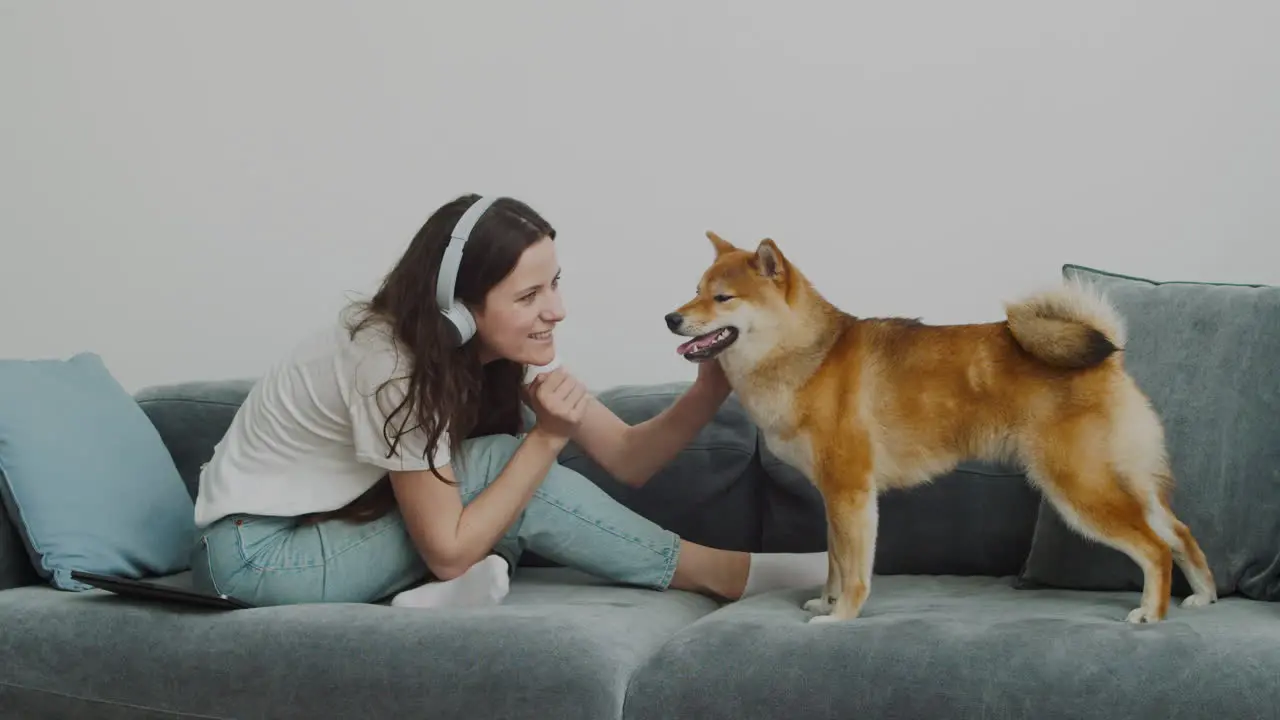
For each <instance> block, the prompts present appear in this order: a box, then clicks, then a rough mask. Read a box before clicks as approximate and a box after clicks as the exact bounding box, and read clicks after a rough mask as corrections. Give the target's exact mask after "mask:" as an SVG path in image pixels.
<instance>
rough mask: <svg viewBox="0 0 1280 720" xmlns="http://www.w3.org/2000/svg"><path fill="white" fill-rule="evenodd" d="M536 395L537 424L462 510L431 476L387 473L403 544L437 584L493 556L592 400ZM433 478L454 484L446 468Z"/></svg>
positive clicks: (452, 488) (560, 389)
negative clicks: (409, 540)
mask: <svg viewBox="0 0 1280 720" xmlns="http://www.w3.org/2000/svg"><path fill="white" fill-rule="evenodd" d="M536 394H537V397H538V399H539V401H540V402H539V403H538V405H539V408H540V411H539V412H538V424H537V425H536V426H535V427H534V428H533V429H532V430H530V432H529V434H528V435H526V436H525V437H524V440H523V441H521V443H520V446H519V447H517V448H516V451H515V453H514V454H513V455H512V456H511V458H510V459H509V460H508V461H507V463H506V465H505V466H504V467H503V468H502V471H501V472H500V473H498V477H496V478H494V479H493V482H491V483H489V484H488V485H487V486H486V487H485V489H484V490H481V491H480V493H479V494H478V495H476V497H475V499H474V500H472V501H471V502H470V503H468V504H467V505H466V506H463V504H462V495H461V494H460V493H459V492H458V487H457V486H456V485H450V484H448V483H442V482H440V480H439V478H437V477H436V476H435V475H434V474H433V473H432V472H431V471H430V470H415V471H407V472H400V471H393V472H391V473H390V475H391V488H392V490H393V491H394V492H395V496H396V503H397V504H398V505H399V507H400V513H401V515H402V516H403V517H404V522H405V528H406V529H407V530H408V532H409V537H410V538H412V539H413V543H414V546H415V547H416V548H417V549H418V553H419V554H421V555H422V558H423V560H425V561H426V563H427V567H428V568H429V569H430V570H431V573H432V574H433V575H435V576H436V577H437V578H439V579H441V580H449V579H452V578H455V577H458V576H459V575H461V574H462V573H464V572H466V571H467V570H469V569H470V568H471V566H472V565H475V564H476V563H478V562H480V561H481V560H483V559H484V558H485V556H486V555H488V554H489V553H490V552H491V551H492V550H493V548H494V547H495V546H496V545H497V544H498V541H499V540H501V539H502V536H503V535H505V534H506V533H507V530H508V529H509V528H510V527H511V525H512V524H513V523H514V522H515V521H516V519H517V518H519V517H520V515H521V513H523V512H524V509H525V506H526V505H528V504H529V500H531V499H532V498H533V493H534V491H535V490H536V489H537V488H538V486H539V485H540V484H542V480H543V478H545V477H546V476H547V471H549V470H550V469H551V465H552V463H554V462H555V460H556V456H557V455H559V454H560V451H561V450H563V449H564V446H565V445H566V444H568V442H569V438H570V437H572V435H573V431H574V428H575V427H576V426H577V425H579V424H580V423H581V422H582V421H583V419H584V418H585V417H586V409H587V403H588V401H589V400H590V396H588V395H587V393H586V389H585V388H582V387H576V386H574V385H572V384H569V383H563V384H562V383H555V384H554V385H544V386H542V387H540V388H539V389H538V391H537V393H536ZM439 470H440V474H441V475H442V476H444V477H445V478H447V479H448V480H449V481H450V482H456V479H455V476H454V474H453V468H452V466H447V467H445V468H439Z"/></svg>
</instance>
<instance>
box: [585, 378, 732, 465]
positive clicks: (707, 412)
mask: <svg viewBox="0 0 1280 720" xmlns="http://www.w3.org/2000/svg"><path fill="white" fill-rule="evenodd" d="M707 366H712V367H707ZM703 367H705V368H706V369H702V368H700V369H699V372H698V380H697V381H696V382H694V384H693V385H692V386H690V388H689V389H688V390H687V391H686V392H685V393H684V394H683V395H681V396H680V397H679V398H678V399H677V400H676V401H675V402H674V403H673V404H672V405H671V407H668V408H667V409H666V410H664V411H662V412H661V413H659V414H658V415H656V416H654V417H652V418H650V419H649V420H646V421H644V422H642V423H639V424H638V425H628V424H627V423H626V422H624V421H623V420H622V419H621V418H619V417H618V416H617V415H615V414H614V413H613V411H612V410H610V409H609V408H607V407H605V405H604V404H603V403H601V402H600V401H599V400H596V399H595V398H592V399H591V404H590V405H589V406H588V407H587V412H586V416H585V417H583V419H582V423H581V424H580V425H578V429H577V432H575V433H574V434H573V441H574V442H576V443H578V445H580V446H581V447H582V449H583V451H584V452H586V453H587V454H588V455H590V456H591V458H592V459H593V460H595V461H596V462H597V463H599V464H600V467H602V468H604V469H605V471H606V472H608V473H609V474H610V475H612V476H613V477H615V478H617V480H618V481H619V482H621V483H624V484H626V485H630V486H631V487H641V486H643V485H644V484H645V483H646V482H648V481H649V479H650V478H651V477H653V475H654V473H656V472H657V471H658V470H659V469H660V468H662V467H663V466H664V465H666V464H667V463H669V462H671V459H672V458H674V457H675V456H676V453H678V452H680V450H681V449H683V448H684V447H685V446H686V445H688V444H689V442H690V441H692V440H693V438H694V436H695V435H697V434H698V432H699V431H700V430H701V429H702V428H703V427H704V426H705V425H706V424H707V423H708V422H710V421H711V419H712V418H713V417H714V416H715V414H716V411H717V410H719V409H720V406H721V405H722V404H723V403H724V401H725V399H726V398H727V397H728V396H729V392H730V390H729V384H728V381H727V380H725V379H724V375H723V373H722V372H721V371H720V369H719V365H718V364H717V363H707V365H706V366H703Z"/></svg>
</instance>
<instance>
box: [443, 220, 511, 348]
mask: <svg viewBox="0 0 1280 720" xmlns="http://www.w3.org/2000/svg"><path fill="white" fill-rule="evenodd" d="M497 199H498V197H497V196H492V195H491V196H481V197H480V198H479V199H477V200H476V201H475V202H473V203H471V207H469V208H467V210H466V212H464V213H462V217H461V218H459V219H458V224H457V225H454V227H453V232H452V233H451V234H450V236H449V244H448V245H447V246H446V247H445V249H444V257H442V258H441V259H440V273H439V275H438V276H437V277H436V303H437V304H438V305H439V306H440V312H441V314H443V315H444V316H445V318H446V319H448V320H449V322H450V323H451V324H452V325H453V326H454V328H455V329H456V330H457V332H458V336H457V338H456V340H457V341H458V344H459V345H461V344H463V343H465V342H467V340H470V339H471V336H472V335H474V334H475V321H474V320H473V319H472V318H471V313H470V312H468V311H467V308H466V307H465V306H464V305H463V304H462V303H460V302H457V298H456V297H455V296H454V290H455V287H456V286H457V283H458V268H459V267H461V266H462V250H463V248H464V247H465V246H466V244H467V241H468V240H470V239H471V231H472V230H473V229H475V226H476V223H478V222H480V218H481V217H482V216H483V215H484V213H485V211H486V210H488V209H489V206H490V205H492V204H493V203H494V202H495V201H496V200H497Z"/></svg>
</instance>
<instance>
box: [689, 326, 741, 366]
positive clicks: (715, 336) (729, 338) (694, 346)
mask: <svg viewBox="0 0 1280 720" xmlns="http://www.w3.org/2000/svg"><path fill="white" fill-rule="evenodd" d="M737 339H738V328H736V327H727V328H722V329H720V330H715V331H712V332H709V333H707V334H705V335H699V336H698V337H696V338H694V339H692V340H690V341H688V342H686V343H683V344H681V345H680V347H678V348H676V352H678V353H680V355H682V356H683V357H684V359H685V360H688V361H689V362H706V361H707V360H710V359H712V358H714V357H715V356H717V355H719V354H720V353H722V352H724V350H725V348H727V347H729V346H730V345H732V344H733V343H734V342H735V341H736V340H737Z"/></svg>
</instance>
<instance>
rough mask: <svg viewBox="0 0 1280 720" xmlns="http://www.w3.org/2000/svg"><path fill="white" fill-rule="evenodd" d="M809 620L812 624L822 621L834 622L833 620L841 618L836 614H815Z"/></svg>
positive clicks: (838, 620) (836, 620)
mask: <svg viewBox="0 0 1280 720" xmlns="http://www.w3.org/2000/svg"><path fill="white" fill-rule="evenodd" d="M808 622H809V624H811V625H812V624H820V623H833V622H840V618H838V617H836V616H835V615H814V616H813V617H811V618H809V620H808Z"/></svg>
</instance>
